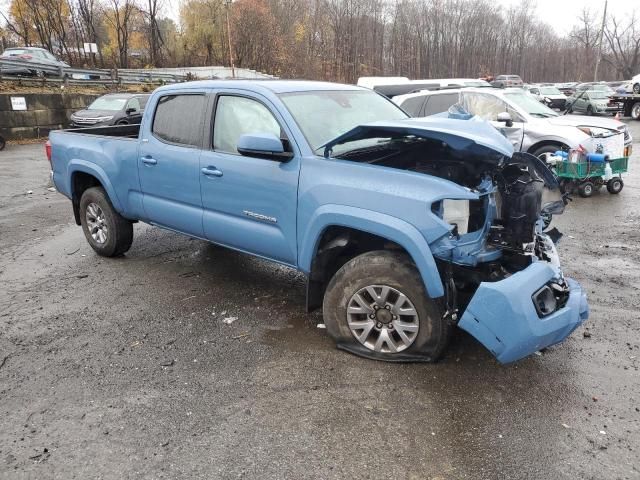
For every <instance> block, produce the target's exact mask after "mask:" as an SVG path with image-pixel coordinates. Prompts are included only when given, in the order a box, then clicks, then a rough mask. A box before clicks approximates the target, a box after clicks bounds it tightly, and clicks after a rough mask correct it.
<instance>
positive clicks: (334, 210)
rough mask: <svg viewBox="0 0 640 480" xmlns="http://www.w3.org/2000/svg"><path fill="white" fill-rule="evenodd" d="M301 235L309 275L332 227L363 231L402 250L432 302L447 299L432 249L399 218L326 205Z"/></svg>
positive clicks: (302, 265)
mask: <svg viewBox="0 0 640 480" xmlns="http://www.w3.org/2000/svg"><path fill="white" fill-rule="evenodd" d="M307 225H308V226H307V228H306V230H305V231H304V232H303V234H302V235H301V238H300V240H301V242H300V246H301V248H300V250H299V256H298V266H299V269H300V270H301V271H303V272H304V273H306V274H309V273H310V271H311V264H312V262H313V258H314V257H315V254H316V252H317V250H318V243H319V241H320V238H321V237H322V234H323V232H324V231H325V230H326V229H327V228H328V227H331V226H340V227H347V228H353V229H356V230H361V231H363V232H367V233H371V234H373V235H378V236H379V237H383V238H386V239H387V240H389V241H392V242H395V243H397V244H398V245H400V246H401V247H403V248H404V249H405V250H406V251H407V252H408V253H409V255H410V256H411V259H412V260H413V261H414V263H415V264H416V267H417V268H418V271H419V272H420V276H421V277H422V281H423V282H424V286H425V289H426V291H427V294H428V295H429V297H431V298H439V297H442V296H443V295H444V286H443V285H442V280H441V278H440V273H439V271H438V267H437V266H436V262H435V259H434V258H433V255H432V253H431V248H430V247H429V244H428V243H427V241H426V240H425V238H424V236H423V235H422V234H421V233H420V232H419V231H418V229H417V228H416V227H414V226H413V225H411V224H409V223H407V222H405V221H404V220H401V219H399V218H396V217H392V216H390V215H387V214H384V213H378V212H374V211H372V210H366V209H363V208H357V207H349V206H345V205H333V204H327V205H323V206H321V207H319V208H318V209H317V210H316V211H315V212H314V213H313V215H312V216H311V217H310V219H309V222H308V223H307Z"/></svg>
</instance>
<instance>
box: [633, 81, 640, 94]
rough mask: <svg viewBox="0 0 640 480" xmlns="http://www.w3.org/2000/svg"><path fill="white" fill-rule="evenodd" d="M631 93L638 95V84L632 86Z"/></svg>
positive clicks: (639, 86)
mask: <svg viewBox="0 0 640 480" xmlns="http://www.w3.org/2000/svg"><path fill="white" fill-rule="evenodd" d="M633 93H640V83H636V84H634V85H633Z"/></svg>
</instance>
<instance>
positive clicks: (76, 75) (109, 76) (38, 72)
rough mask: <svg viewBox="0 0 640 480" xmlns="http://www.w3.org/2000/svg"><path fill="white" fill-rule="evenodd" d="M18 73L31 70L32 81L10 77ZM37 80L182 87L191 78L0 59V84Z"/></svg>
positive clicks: (152, 71) (139, 71) (153, 72)
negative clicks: (178, 84) (7, 81)
mask: <svg viewBox="0 0 640 480" xmlns="http://www.w3.org/2000/svg"><path fill="white" fill-rule="evenodd" d="M16 70H28V71H29V72H30V73H31V75H32V77H18V76H16V75H12V74H10V73H11V72H16ZM33 77H36V78H37V80H39V81H41V82H42V83H48V82H51V83H63V84H72V85H132V84H140V83H155V84H166V83H178V82H184V81H186V80H188V79H189V78H188V77H189V76H188V75H185V74H181V73H180V74H179V73H167V72H158V71H155V70H135V69H113V70H107V69H86V68H71V67H61V66H56V65H50V64H46V63H38V62H31V61H25V60H14V59H7V58H0V80H11V81H15V80H23V79H30V80H32V79H33Z"/></svg>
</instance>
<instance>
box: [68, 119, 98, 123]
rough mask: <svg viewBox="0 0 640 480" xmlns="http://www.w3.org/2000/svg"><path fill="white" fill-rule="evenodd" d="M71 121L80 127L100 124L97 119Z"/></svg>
mask: <svg viewBox="0 0 640 480" xmlns="http://www.w3.org/2000/svg"><path fill="white" fill-rule="evenodd" d="M71 121H72V122H73V123H77V124H78V125H93V124H94V123H98V120H96V119H95V118H72V119H71Z"/></svg>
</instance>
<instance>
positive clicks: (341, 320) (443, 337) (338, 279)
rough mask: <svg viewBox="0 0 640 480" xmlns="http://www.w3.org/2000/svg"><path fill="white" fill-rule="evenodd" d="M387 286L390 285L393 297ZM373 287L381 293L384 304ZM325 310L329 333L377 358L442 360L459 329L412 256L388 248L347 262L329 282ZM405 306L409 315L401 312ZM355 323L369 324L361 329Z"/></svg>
mask: <svg viewBox="0 0 640 480" xmlns="http://www.w3.org/2000/svg"><path fill="white" fill-rule="evenodd" d="M383 287H388V288H389V290H388V294H387V295H385V294H384V290H383ZM371 290H373V291H374V293H377V294H378V295H379V301H378V302H376V301H375V300H373V298H374V297H373V295H371V294H370V293H369V291H371ZM399 294H402V295H404V299H406V300H407V301H405V300H404V299H403V297H400V295H399ZM356 295H359V297H356ZM383 304H384V307H383V308H380V306H381V305H383ZM411 307H413V310H412V309H411ZM322 309H323V316H324V322H325V325H326V327H327V332H328V333H329V335H331V337H333V339H334V340H335V341H336V343H337V345H338V347H339V348H343V349H345V350H347V351H350V352H351V353H355V354H357V355H360V356H364V357H366V358H373V359H376V360H386V361H407V360H408V361H429V362H433V361H436V360H437V359H438V358H440V356H441V355H442V353H443V352H444V350H445V348H446V346H447V344H448V343H449V338H450V336H451V331H452V329H453V326H452V325H451V324H450V323H449V321H448V320H446V319H444V318H443V313H444V311H443V307H442V306H440V305H439V304H438V303H437V302H436V301H433V300H431V299H429V297H428V296H427V292H426V291H425V288H424V285H423V281H422V277H421V276H420V274H419V273H418V270H417V269H416V267H415V265H414V264H413V262H412V261H411V259H410V258H409V257H408V256H407V255H404V254H401V253H396V252H390V251H385V250H379V251H373V252H367V253H364V254H362V255H359V256H357V257H355V258H353V259H351V260H349V261H348V262H347V263H345V264H344V265H343V266H342V268H340V269H339V270H338V271H337V272H336V274H335V275H334V276H333V278H332V279H331V281H330V282H329V285H328V287H327V290H326V292H325V295H324V301H323V305H322ZM400 309H403V310H404V311H405V312H409V314H407V315H404V314H400V313H398V312H399V310H400ZM387 312H388V313H387ZM411 312H413V313H415V315H414V314H413V313H411ZM371 315H373V316H374V318H373V319H372V318H371ZM350 322H351V323H350ZM355 322H360V324H362V325H366V326H363V328H362V329H358V328H357V325H358V324H357V323H355ZM350 325H351V326H350ZM400 325H403V326H404V327H407V328H406V329H404V328H399V327H400ZM409 327H410V328H411V329H409ZM400 331H402V333H403V334H404V338H405V339H404V340H403V336H402V335H401V334H400ZM356 335H358V336H360V339H358V338H357V337H356ZM381 338H382V340H380V339H381ZM387 339H389V341H387ZM394 349H395V350H396V352H395V353H394V352H393V350H394Z"/></svg>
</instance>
